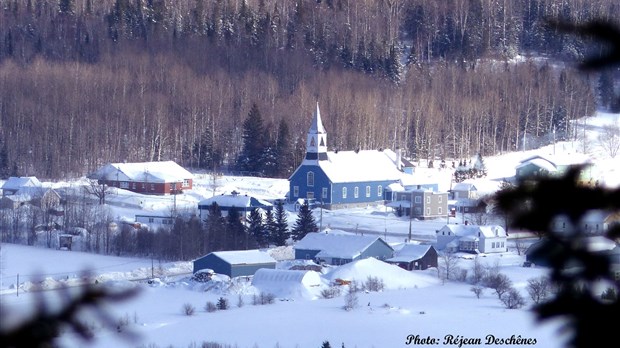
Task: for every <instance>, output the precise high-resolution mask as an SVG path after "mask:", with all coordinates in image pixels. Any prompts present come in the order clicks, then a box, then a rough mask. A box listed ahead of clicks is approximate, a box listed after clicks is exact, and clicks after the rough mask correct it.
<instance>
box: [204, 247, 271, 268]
mask: <svg viewBox="0 0 620 348" xmlns="http://www.w3.org/2000/svg"><path fill="white" fill-rule="evenodd" d="M212 254H213V255H215V256H217V257H219V258H220V259H222V260H224V261H226V262H228V263H229V264H231V265H242V264H251V263H275V262H276V260H275V259H274V258H273V257H271V255H269V253H268V252H267V251H265V250H258V249H254V250H234V251H214V252H213V253H212Z"/></svg>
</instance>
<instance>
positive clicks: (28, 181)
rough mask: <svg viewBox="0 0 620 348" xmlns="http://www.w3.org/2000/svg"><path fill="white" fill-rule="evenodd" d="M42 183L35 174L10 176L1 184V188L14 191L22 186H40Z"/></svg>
mask: <svg viewBox="0 0 620 348" xmlns="http://www.w3.org/2000/svg"><path fill="white" fill-rule="evenodd" d="M41 186H42V184H41V182H40V181H39V179H37V178H36V177H35V176H21V177H17V176H12V177H10V178H8V180H7V181H5V182H4V184H3V185H2V189H3V190H11V191H16V190H19V189H20V188H22V187H41Z"/></svg>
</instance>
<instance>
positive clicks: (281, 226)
mask: <svg viewBox="0 0 620 348" xmlns="http://www.w3.org/2000/svg"><path fill="white" fill-rule="evenodd" d="M275 209H276V212H275V214H274V224H273V227H272V228H271V230H270V232H271V234H270V236H269V240H270V242H271V243H272V244H274V245H276V246H283V245H286V241H287V239H288V238H289V237H290V232H289V230H288V221H287V217H286V211H285V210H284V204H283V203H282V202H281V201H278V202H277V203H276V206H275Z"/></svg>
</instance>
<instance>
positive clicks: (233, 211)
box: [226, 206, 247, 250]
mask: <svg viewBox="0 0 620 348" xmlns="http://www.w3.org/2000/svg"><path fill="white" fill-rule="evenodd" d="M241 219H242V216H241V213H240V211H239V209H238V208H237V207H235V206H232V207H231V208H230V210H228V217H227V218H226V232H227V234H226V246H227V247H226V249H227V250H243V249H246V245H247V243H246V242H247V239H246V231H245V226H243V224H242V223H241Z"/></svg>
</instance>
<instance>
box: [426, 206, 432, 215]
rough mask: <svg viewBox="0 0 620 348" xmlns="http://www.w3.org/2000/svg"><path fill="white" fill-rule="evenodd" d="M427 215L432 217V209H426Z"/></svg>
mask: <svg viewBox="0 0 620 348" xmlns="http://www.w3.org/2000/svg"><path fill="white" fill-rule="evenodd" d="M426 215H427V216H429V215H431V208H426Z"/></svg>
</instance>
